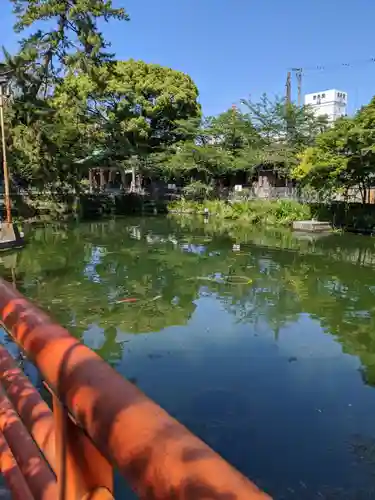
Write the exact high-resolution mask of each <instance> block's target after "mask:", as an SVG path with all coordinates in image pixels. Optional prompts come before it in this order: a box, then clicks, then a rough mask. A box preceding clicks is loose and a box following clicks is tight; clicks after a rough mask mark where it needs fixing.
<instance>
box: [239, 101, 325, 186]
mask: <svg viewBox="0 0 375 500" xmlns="http://www.w3.org/2000/svg"><path fill="white" fill-rule="evenodd" d="M241 102H242V104H243V106H244V108H245V109H246V110H247V116H248V119H249V120H250V121H251V123H252V124H253V125H254V128H255V131H256V132H257V134H258V136H259V138H260V141H259V143H258V147H259V163H260V164H263V165H264V164H265V165H271V166H273V168H274V170H277V171H279V172H280V173H281V174H283V175H286V176H288V175H289V174H290V172H291V170H292V169H293V167H294V166H295V165H296V164H297V163H298V155H299V153H301V151H303V149H304V148H306V147H308V146H310V145H312V144H314V143H315V139H316V137H317V136H318V135H319V134H320V133H322V132H323V131H324V130H326V129H327V126H328V124H327V119H326V117H324V116H316V115H315V114H314V112H313V111H312V110H311V109H310V108H309V107H308V106H303V107H297V106H296V105H295V104H293V103H290V104H286V102H285V99H279V98H276V99H275V100H273V101H271V100H270V99H269V97H267V95H266V94H265V95H263V97H262V98H261V100H260V101H259V102H256V103H254V102H252V101H251V100H246V99H242V101H241Z"/></svg>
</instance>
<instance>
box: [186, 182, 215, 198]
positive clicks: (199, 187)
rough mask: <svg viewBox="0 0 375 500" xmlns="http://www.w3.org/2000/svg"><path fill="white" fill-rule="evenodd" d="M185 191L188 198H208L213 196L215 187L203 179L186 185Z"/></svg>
mask: <svg viewBox="0 0 375 500" xmlns="http://www.w3.org/2000/svg"><path fill="white" fill-rule="evenodd" d="M183 193H184V197H185V198H186V199H188V200H197V201H198V200H206V199H208V198H210V197H211V196H212V193H213V187H212V186H209V185H207V184H204V183H203V182H201V181H195V182H191V183H190V184H188V185H187V186H185V187H184V188H183Z"/></svg>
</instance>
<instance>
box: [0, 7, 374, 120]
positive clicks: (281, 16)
mask: <svg viewBox="0 0 375 500" xmlns="http://www.w3.org/2000/svg"><path fill="white" fill-rule="evenodd" d="M1 3H2V8H3V10H2V15H1V18H0V32H1V43H2V44H3V45H5V46H6V47H7V48H8V49H10V50H15V49H16V46H17V36H16V35H15V34H14V33H13V31H12V24H13V19H12V14H11V4H10V2H9V1H8V0H1ZM113 3H114V4H115V5H116V6H123V7H125V8H126V9H127V11H128V13H129V14H130V16H131V21H130V22H129V23H125V24H123V23H121V24H120V23H113V24H111V25H110V26H106V27H105V29H104V31H105V35H106V37H107V38H108V39H109V40H111V42H112V48H113V51H114V52H116V54H117V57H118V58H120V59H127V58H130V57H133V58H134V59H143V60H145V61H147V62H154V63H158V64H162V65H166V66H169V67H172V68H174V69H179V70H182V71H184V72H186V73H188V74H190V75H191V76H192V78H193V79H194V81H195V82H196V84H197V85H198V88H199V90H200V101H201V103H202V106H203V111H204V112H205V113H206V114H216V113H219V112H221V111H224V110H225V109H227V108H229V107H230V106H231V105H232V104H233V103H238V102H239V100H240V99H241V98H246V97H247V96H249V95H251V96H252V97H253V99H257V98H258V97H259V96H260V95H261V94H262V93H263V92H267V93H269V94H271V95H272V94H279V95H280V94H281V93H283V92H284V85H285V78H286V72H287V69H288V68H290V67H296V66H297V67H298V66H299V67H304V68H310V67H316V66H318V65H324V64H327V70H325V71H306V72H305V75H304V83H303V86H304V87H303V90H304V93H307V92H314V91H317V90H325V89H328V88H338V89H340V90H344V91H346V92H348V95H349V103H350V111H353V110H354V109H356V108H358V107H359V106H360V105H361V104H364V103H366V102H368V101H369V100H370V98H371V97H372V96H373V95H374V94H375V63H372V64H371V63H370V64H369V63H367V64H366V63H361V62H360V61H365V60H369V59H370V58H371V57H375V35H374V34H373V23H374V19H375V2H374V0H358V1H357V2H354V1H353V0H352V1H349V0H300V1H297V0H284V1H281V0H158V1H155V0H114V1H113ZM3 4H4V5H3ZM353 61H359V62H358V63H356V64H353V65H352V66H351V67H349V68H347V67H341V68H340V67H339V66H338V67H337V66H336V67H333V66H332V65H336V64H338V65H339V64H340V63H343V62H353ZM329 67H331V69H330V70H329V69H328V68H329ZM293 83H294V82H293ZM294 91H296V87H295V88H294Z"/></svg>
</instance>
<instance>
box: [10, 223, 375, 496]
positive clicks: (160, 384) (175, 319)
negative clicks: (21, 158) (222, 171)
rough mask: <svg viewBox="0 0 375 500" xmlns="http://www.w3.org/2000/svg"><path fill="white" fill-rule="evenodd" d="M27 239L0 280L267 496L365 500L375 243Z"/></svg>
mask: <svg viewBox="0 0 375 500" xmlns="http://www.w3.org/2000/svg"><path fill="white" fill-rule="evenodd" d="M27 235H28V238H29V243H28V245H27V247H26V248H25V249H23V250H22V251H20V252H18V253H12V254H5V255H4V254H3V255H1V256H0V259H1V260H0V273H1V275H2V276H3V277H5V278H6V279H8V280H13V281H14V282H15V283H16V285H17V287H18V288H19V290H20V291H21V292H22V293H24V294H25V295H26V296H27V297H29V298H30V299H31V300H33V301H35V302H36V303H37V304H39V305H40V306H41V307H42V308H44V309H45V310H47V311H49V313H50V314H51V315H53V316H54V318H55V319H57V320H58V321H59V322H60V323H62V324H63V325H64V326H66V327H68V329H69V330H70V331H71V332H72V333H73V334H74V335H75V336H77V337H78V338H80V339H81V340H82V342H84V343H85V344H87V345H88V346H89V347H90V348H92V349H94V350H95V351H96V352H97V353H99V354H100V355H101V356H102V357H103V358H104V359H105V360H107V361H108V362H109V363H110V364H111V365H112V366H113V367H114V368H115V369H116V370H118V371H119V372H120V373H121V374H123V375H124V376H125V377H127V378H128V379H130V380H132V381H133V383H135V384H136V385H138V386H139V387H140V388H141V389H142V390H143V391H144V392H145V393H146V394H148V395H149V396H150V397H152V398H153V399H154V400H155V401H157V402H158V403H159V404H160V405H161V406H162V407H163V408H165V409H166V410H167V411H168V412H170V413H171V414H172V415H173V416H175V417H177V418H178V419H179V420H180V421H181V422H183V423H184V424H185V425H186V426H187V427H188V428H189V429H190V430H192V431H193V432H194V433H196V434H197V435H198V436H200V437H201V438H202V439H203V440H204V441H206V442H207V443H208V444H209V445H211V446H212V447H213V448H214V449H215V450H216V451H218V452H219V453H220V454H222V455H223V456H224V457H225V458H226V459H227V460H228V461H229V462H231V463H232V464H233V465H234V466H235V467H237V468H238V469H239V470H241V471H242V472H243V473H244V474H246V475H247V476H248V477H249V478H250V479H252V480H253V481H255V482H256V483H257V484H258V485H259V486H260V487H261V488H263V489H265V490H266V491H267V492H269V493H270V494H271V495H272V496H273V497H274V498H275V499H297V498H298V499H307V500H309V499H321V498H326V499H336V498H337V499H339V498H340V499H342V498H343V499H346V498H348V499H349V498H350V499H359V500H360V499H362V498H363V499H367V498H375V388H374V387H375V324H374V312H375V239H371V238H370V237H365V236H363V237H359V236H353V235H348V234H346V235H337V234H336V235H335V234H333V235H328V236H324V237H320V238H316V239H314V238H311V237H310V236H307V235H299V236H298V237H297V236H295V235H293V234H292V233H290V232H286V231H283V232H278V231H264V232H262V231H261V230H259V229H257V230H251V229H249V230H245V229H242V230H238V229H235V228H233V227H232V228H223V227H220V226H217V227H215V224H214V223H212V224H211V223H208V224H204V223H203V221H202V222H195V221H193V220H191V219H182V220H181V221H179V222H177V221H174V220H169V219H166V218H165V219H164V218H147V219H120V220H111V221H104V222H95V223H81V224H76V225H48V226H45V227H32V228H29V229H28V230H27ZM126 298H132V299H137V301H136V302H124V301H123V299H126ZM5 340H7V339H6V338H5ZM26 368H27V367H26ZM30 370H31V369H30ZM30 373H31V372H30ZM117 496H118V498H128V497H129V498H130V496H128V493H127V490H126V488H125V487H124V486H123V485H122V483H121V482H119V484H118V493H117Z"/></svg>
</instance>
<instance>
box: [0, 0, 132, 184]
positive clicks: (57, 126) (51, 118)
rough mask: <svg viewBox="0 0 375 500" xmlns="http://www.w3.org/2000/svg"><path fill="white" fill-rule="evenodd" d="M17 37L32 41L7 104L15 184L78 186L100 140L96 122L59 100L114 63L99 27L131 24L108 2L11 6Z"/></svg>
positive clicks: (16, 61)
mask: <svg viewBox="0 0 375 500" xmlns="http://www.w3.org/2000/svg"><path fill="white" fill-rule="evenodd" d="M11 2H12V3H13V6H14V14H15V16H16V24H15V31H16V32H19V33H20V32H23V31H24V30H26V36H25V38H23V39H22V40H21V41H20V44H19V51H18V53H17V54H16V55H15V56H11V55H10V54H9V53H7V52H6V53H5V58H6V63H7V65H8V67H9V68H10V69H11V70H12V71H13V80H12V86H13V98H12V99H11V100H10V101H8V103H9V106H8V109H7V121H8V132H9V134H8V143H9V149H10V162H11V167H12V168H11V171H12V173H13V178H15V179H16V180H18V181H19V182H21V183H22V184H23V185H25V184H26V185H30V184H32V185H37V186H38V185H39V186H46V185H47V186H48V184H50V185H51V187H52V186H53V185H56V184H62V183H65V184H69V185H77V182H76V181H79V179H80V177H81V176H82V173H83V172H81V171H80V169H81V167H80V163H79V161H78V160H80V159H82V158H84V157H85V156H86V155H87V154H88V152H89V151H90V149H92V148H93V147H95V144H96V143H97V142H98V140H100V139H101V136H102V134H101V129H100V127H98V124H97V123H96V121H95V117H93V116H91V115H89V114H88V113H87V112H86V110H83V107H84V105H83V104H82V103H80V104H78V102H77V101H76V100H75V101H72V102H70V103H69V105H67V104H66V103H64V102H62V100H61V99H58V96H59V95H60V92H59V90H58V89H59V88H60V87H61V86H63V85H64V81H65V78H67V77H68V76H69V75H72V74H75V73H77V72H80V73H85V74H86V75H88V76H89V78H91V79H96V78H97V75H98V73H99V74H100V68H101V66H103V64H107V63H108V61H109V60H111V58H112V55H111V54H109V53H107V51H106V49H107V48H108V46H109V44H108V43H107V42H106V41H105V40H104V37H103V35H102V33H101V31H100V29H99V27H98V23H99V22H100V21H103V20H104V21H110V20H113V19H117V20H126V19H127V14H126V12H125V11H124V9H122V8H120V9H116V8H113V7H112V2H111V1H108V0H76V1H74V2H71V1H67V2H61V1H57V0H11Z"/></svg>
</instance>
